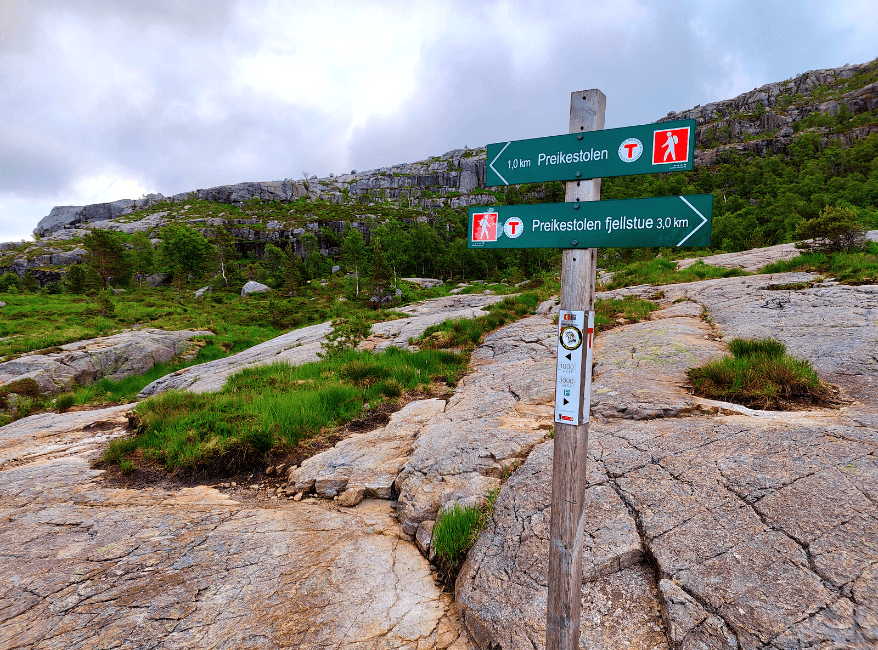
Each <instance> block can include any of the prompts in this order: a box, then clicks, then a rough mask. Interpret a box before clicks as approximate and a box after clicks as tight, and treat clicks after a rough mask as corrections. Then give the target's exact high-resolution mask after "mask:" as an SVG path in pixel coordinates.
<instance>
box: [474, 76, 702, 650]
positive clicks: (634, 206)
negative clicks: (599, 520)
mask: <svg viewBox="0 0 878 650" xmlns="http://www.w3.org/2000/svg"><path fill="white" fill-rule="evenodd" d="M606 102H607V98H606V96H605V95H604V94H603V93H602V92H601V91H600V90H583V91H578V92H574V93H571V96H570V134H569V135H566V136H553V137H550V138H538V139H535V140H523V141H518V142H505V143H502V142H501V143H498V144H493V145H488V160H487V167H488V171H487V181H486V185H500V184H503V185H508V184H510V183H530V182H536V181H545V180H563V181H567V188H566V193H565V203H558V204H542V205H525V206H498V207H492V206H475V207H472V208H470V210H469V244H468V246H469V247H470V248H529V247H534V248H546V247H553V248H561V249H563V252H562V254H561V255H562V257H561V304H560V313H559V318H558V343H557V345H558V363H557V369H556V385H555V451H554V460H553V465H552V518H551V524H550V533H549V534H550V538H549V575H548V580H549V594H548V603H547V608H546V609H547V611H546V648H547V649H548V650H575V649H576V648H578V647H579V632H580V615H581V591H582V543H583V538H582V536H583V530H584V521H583V517H584V516H585V488H586V484H587V483H586V474H585V466H586V452H587V450H588V427H589V410H590V405H589V399H590V396H591V365H592V364H591V361H592V341H593V333H594V294H595V283H596V276H597V247H598V246H610V247H616V248H630V247H637V246H683V245H685V246H709V245H710V226H711V223H710V220H711V217H712V209H713V196H711V195H694V196H687V197H682V196H679V197H662V198H657V199H637V200H626V201H606V202H603V203H601V204H599V205H598V204H594V203H590V202H594V201H600V198H601V181H600V179H601V178H602V177H605V176H621V175H630V174H651V173H662V172H670V171H682V170H691V169H692V166H693V158H694V148H695V121H694V120H685V121H680V122H672V123H662V124H648V125H643V126H637V127H628V128H623V129H613V130H611V131H604V132H602V133H600V134H597V133H595V132H598V131H603V128H604V115H605V113H606ZM586 179H587V180H586ZM569 204H572V205H569Z"/></svg>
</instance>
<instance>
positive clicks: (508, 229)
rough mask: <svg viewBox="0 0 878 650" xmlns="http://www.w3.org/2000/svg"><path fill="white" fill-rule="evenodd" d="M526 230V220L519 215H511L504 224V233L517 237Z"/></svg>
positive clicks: (513, 237)
mask: <svg viewBox="0 0 878 650" xmlns="http://www.w3.org/2000/svg"><path fill="white" fill-rule="evenodd" d="M523 232H524V222H523V221H522V220H521V219H519V218H518V217H509V218H508V219H507V220H506V223H504V224H503V234H504V235H506V236H507V237H511V238H512V239H515V238H516V237H518V236H520V235H521V233H523Z"/></svg>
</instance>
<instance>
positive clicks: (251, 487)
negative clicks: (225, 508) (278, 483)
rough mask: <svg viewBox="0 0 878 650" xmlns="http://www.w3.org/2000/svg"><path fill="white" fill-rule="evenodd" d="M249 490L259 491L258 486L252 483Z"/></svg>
mask: <svg viewBox="0 0 878 650" xmlns="http://www.w3.org/2000/svg"><path fill="white" fill-rule="evenodd" d="M250 489H251V490H258V489H259V485H257V484H256V483H253V484H252V485H251V486H250Z"/></svg>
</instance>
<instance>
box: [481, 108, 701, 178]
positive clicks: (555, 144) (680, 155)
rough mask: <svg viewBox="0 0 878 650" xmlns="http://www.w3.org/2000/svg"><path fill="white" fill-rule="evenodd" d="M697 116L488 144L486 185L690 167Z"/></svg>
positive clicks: (617, 174)
mask: <svg viewBox="0 0 878 650" xmlns="http://www.w3.org/2000/svg"><path fill="white" fill-rule="evenodd" d="M694 156H695V120H675V121H673V122H660V123H657V124H644V125H641V126H626V127H623V128H621V129H607V130H604V131H588V132H585V133H571V134H568V135H555V136H549V137H547V138H534V139H531V140H513V141H509V142H498V143H495V144H489V145H488V155H487V169H486V178H485V185H486V186H488V187H491V186H494V185H516V184H519V183H538V182H543V181H570V180H576V179H577V178H604V177H607V176H631V175H633V174H660V173H664V172H676V171H690V170H691V169H692V163H693V159H694Z"/></svg>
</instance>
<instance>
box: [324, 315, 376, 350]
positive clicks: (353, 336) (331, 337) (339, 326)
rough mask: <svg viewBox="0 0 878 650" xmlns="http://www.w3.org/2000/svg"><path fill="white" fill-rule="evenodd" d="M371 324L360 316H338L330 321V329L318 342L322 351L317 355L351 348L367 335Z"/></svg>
mask: <svg viewBox="0 0 878 650" xmlns="http://www.w3.org/2000/svg"><path fill="white" fill-rule="evenodd" d="M371 331H372V325H371V323H369V322H368V321H367V320H365V319H362V318H339V319H337V320H334V321H332V331H331V332H330V333H329V334H327V335H326V339H325V340H324V341H322V342H321V343H320V347H321V348H323V352H318V353H317V355H318V356H319V357H332V356H336V355H338V354H340V353H342V352H344V351H345V350H353V349H354V348H356V347H357V345H359V343H360V341H362V340H363V339H364V338H366V337H367V336H369V333H370V332H371Z"/></svg>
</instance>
